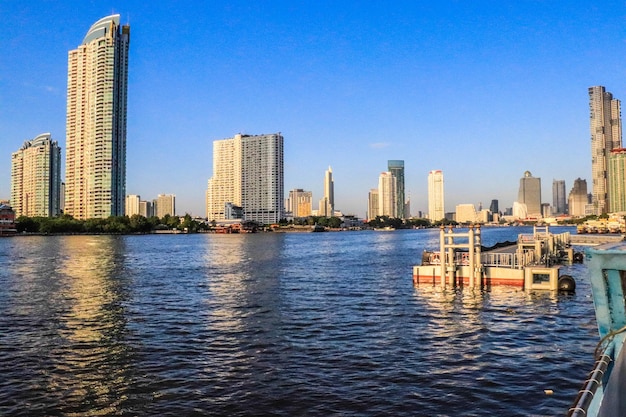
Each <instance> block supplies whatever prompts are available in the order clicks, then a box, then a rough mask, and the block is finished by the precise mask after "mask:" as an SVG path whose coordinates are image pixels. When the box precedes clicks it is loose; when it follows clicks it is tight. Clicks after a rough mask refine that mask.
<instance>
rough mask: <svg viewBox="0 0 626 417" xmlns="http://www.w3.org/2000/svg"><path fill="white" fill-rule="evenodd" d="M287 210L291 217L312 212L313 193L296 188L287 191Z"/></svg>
mask: <svg viewBox="0 0 626 417" xmlns="http://www.w3.org/2000/svg"><path fill="white" fill-rule="evenodd" d="M287 211H288V212H290V213H291V214H292V216H293V217H308V216H310V215H311V214H312V213H313V193H312V192H311V191H304V190H303V189H301V188H296V189H294V190H291V191H289V198H288V199H287Z"/></svg>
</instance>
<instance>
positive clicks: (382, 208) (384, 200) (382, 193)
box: [378, 172, 398, 218]
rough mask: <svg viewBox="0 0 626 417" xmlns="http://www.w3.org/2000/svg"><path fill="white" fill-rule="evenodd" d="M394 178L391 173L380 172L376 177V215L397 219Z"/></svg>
mask: <svg viewBox="0 0 626 417" xmlns="http://www.w3.org/2000/svg"><path fill="white" fill-rule="evenodd" d="M396 179H397V178H396V177H395V176H394V175H393V174H392V173H391V172H381V173H380V176H379V177H378V215H379V216H388V217H390V218H396V217H398V212H397V210H398V206H397V205H396V201H397V196H396V193H397V186H396Z"/></svg>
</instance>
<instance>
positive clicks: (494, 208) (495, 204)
mask: <svg viewBox="0 0 626 417" xmlns="http://www.w3.org/2000/svg"><path fill="white" fill-rule="evenodd" d="M489 211H490V212H491V213H493V214H499V213H500V209H499V207H498V200H491V205H490V206H489Z"/></svg>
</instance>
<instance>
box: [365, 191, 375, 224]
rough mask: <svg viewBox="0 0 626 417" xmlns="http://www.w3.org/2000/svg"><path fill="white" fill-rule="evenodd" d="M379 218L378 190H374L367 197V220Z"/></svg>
mask: <svg viewBox="0 0 626 417" xmlns="http://www.w3.org/2000/svg"><path fill="white" fill-rule="evenodd" d="M376 216H378V188H372V189H371V190H370V192H369V194H368V196H367V220H374V219H375V218H376Z"/></svg>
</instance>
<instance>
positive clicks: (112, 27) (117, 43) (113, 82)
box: [65, 14, 130, 219]
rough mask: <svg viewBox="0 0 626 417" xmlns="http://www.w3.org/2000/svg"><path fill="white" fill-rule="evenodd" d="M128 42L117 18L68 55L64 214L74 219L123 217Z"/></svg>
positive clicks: (93, 28)
mask: <svg viewBox="0 0 626 417" xmlns="http://www.w3.org/2000/svg"><path fill="white" fill-rule="evenodd" d="M129 43H130V26H128V25H124V26H121V25H120V16H119V15H117V14H116V15H111V16H107V17H104V18H102V19H100V20H98V21H97V22H96V23H94V24H93V25H92V26H91V28H90V29H89V31H88V32H87V35H86V36H85V38H84V39H83V42H82V44H81V45H80V46H79V47H78V48H77V49H74V50H72V51H70V52H69V57H68V77H67V128H66V135H67V146H66V163H65V213H67V214H70V215H72V216H74V217H75V218H78V219H88V218H106V217H109V216H112V215H113V216H119V215H124V204H125V195H126V101H127V98H126V92H127V80H128V47H129Z"/></svg>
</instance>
